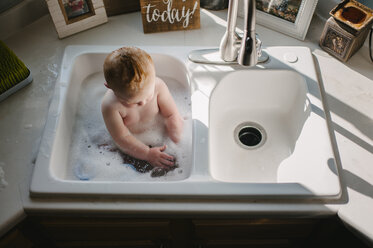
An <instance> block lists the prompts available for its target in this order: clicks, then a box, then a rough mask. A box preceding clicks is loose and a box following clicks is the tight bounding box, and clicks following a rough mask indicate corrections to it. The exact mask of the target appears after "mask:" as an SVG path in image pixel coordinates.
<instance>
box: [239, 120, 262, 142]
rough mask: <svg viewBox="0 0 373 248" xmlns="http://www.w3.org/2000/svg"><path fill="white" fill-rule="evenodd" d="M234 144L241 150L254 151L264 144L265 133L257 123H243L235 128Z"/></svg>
mask: <svg viewBox="0 0 373 248" xmlns="http://www.w3.org/2000/svg"><path fill="white" fill-rule="evenodd" d="M234 137H235V140H236V142H237V143H238V144H239V145H240V146H241V147H243V148H246V149H254V148H258V147H260V146H261V145H263V144H264V142H265V140H266V133H265V131H264V129H263V128H262V127H261V126H260V125H259V124H257V123H254V122H245V123H242V124H240V125H239V126H238V127H236V129H235V131H234Z"/></svg>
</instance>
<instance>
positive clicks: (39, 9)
mask: <svg viewBox="0 0 373 248" xmlns="http://www.w3.org/2000/svg"><path fill="white" fill-rule="evenodd" d="M0 1H2V0H0ZM48 13H49V12H48V8H47V4H46V2H45V0H24V1H23V2H21V3H19V4H17V5H16V6H14V7H12V8H10V9H8V10H6V11H5V12H3V13H0V39H1V40H4V39H6V38H7V37H9V36H11V35H12V34H14V33H15V32H17V30H19V29H21V28H23V27H24V26H26V25H28V24H30V23H32V22H34V21H36V20H37V19H39V18H40V17H42V16H44V15H46V14H48Z"/></svg>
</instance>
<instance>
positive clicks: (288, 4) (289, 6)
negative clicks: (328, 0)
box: [239, 0, 318, 40]
mask: <svg viewBox="0 0 373 248" xmlns="http://www.w3.org/2000/svg"><path fill="white" fill-rule="evenodd" d="M317 1H318V0H256V9H257V12H256V21H257V23H258V24H261V25H263V26H265V27H268V28H271V29H273V30H276V31H279V32H281V33H284V34H287V35H289V36H292V37H294V38H297V39H299V40H304V38H305V37H306V34H307V31H308V27H309V25H310V22H311V19H312V16H313V13H314V11H315V8H316V5H317ZM240 9H242V8H240ZM239 15H240V16H241V17H243V11H241V13H239Z"/></svg>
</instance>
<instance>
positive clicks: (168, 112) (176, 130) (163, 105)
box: [158, 79, 184, 143]
mask: <svg viewBox="0 0 373 248" xmlns="http://www.w3.org/2000/svg"><path fill="white" fill-rule="evenodd" d="M158 80H160V82H159V93H158V106H159V109H160V111H161V114H162V115H163V117H164V118H165V120H166V121H165V124H166V128H167V133H168V136H170V138H171V139H172V141H173V142H175V143H178V142H179V141H180V138H181V133H182V132H183V125H184V123H183V118H182V117H181V115H180V114H179V111H178V110H177V107H176V104H175V101H174V99H173V97H172V95H171V93H170V91H169V90H168V87H167V85H166V84H165V83H164V82H163V81H162V80H161V79H158Z"/></svg>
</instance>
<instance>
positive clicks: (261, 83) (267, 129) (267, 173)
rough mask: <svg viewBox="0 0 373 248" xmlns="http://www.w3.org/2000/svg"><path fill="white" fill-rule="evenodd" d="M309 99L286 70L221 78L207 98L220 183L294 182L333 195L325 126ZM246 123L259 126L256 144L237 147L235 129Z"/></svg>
mask: <svg viewBox="0 0 373 248" xmlns="http://www.w3.org/2000/svg"><path fill="white" fill-rule="evenodd" d="M310 97H311V96H310V94H309V93H308V89H307V83H306V80H305V79H304V78H303V76H301V75H300V74H299V73H297V72H294V71H292V70H247V71H238V72H232V73H230V74H228V75H227V76H226V77H224V78H223V79H222V80H221V81H220V82H219V84H218V86H217V87H216V88H215V90H214V91H213V93H212V94H211V100H210V120H209V121H210V123H209V126H210V128H209V145H210V146H209V157H210V170H211V174H212V176H213V177H214V178H215V179H217V180H221V181H224V182H247V183H258V182H259V183H281V184H283V183H298V184H299V185H301V186H302V187H304V188H305V189H307V190H309V191H310V192H312V193H313V194H315V195H330V194H335V193H338V188H339V183H338V180H337V177H336V174H335V173H336V171H335V169H334V166H335V165H334V163H335V162H334V155H333V150H332V146H331V142H330V138H329V135H328V128H327V125H326V122H325V120H324V119H323V118H322V117H321V116H319V115H317V113H316V111H315V109H314V108H313V107H312V102H311V101H310ZM246 123H248V125H249V126H254V127H255V126H258V127H259V129H258V130H259V131H260V132H262V140H263V143H262V144H260V143H259V145H258V146H245V145H242V142H240V139H239V138H238V136H239V134H240V133H239V132H238V131H237V130H238V129H240V128H242V127H243V126H246V125H247V124H246ZM333 192H334V193H333Z"/></svg>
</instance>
